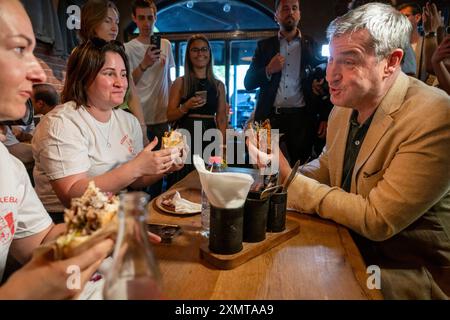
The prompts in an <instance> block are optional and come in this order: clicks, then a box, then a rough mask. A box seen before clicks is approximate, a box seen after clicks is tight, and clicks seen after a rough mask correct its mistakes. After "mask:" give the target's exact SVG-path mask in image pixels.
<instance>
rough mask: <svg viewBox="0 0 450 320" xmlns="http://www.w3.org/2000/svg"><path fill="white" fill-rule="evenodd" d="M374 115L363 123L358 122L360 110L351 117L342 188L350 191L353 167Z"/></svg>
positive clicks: (354, 111)
mask: <svg viewBox="0 0 450 320" xmlns="http://www.w3.org/2000/svg"><path fill="white" fill-rule="evenodd" d="M374 114H375V112H374V113H372V115H371V116H370V117H369V118H368V119H367V120H366V121H365V122H364V123H363V124H359V123H358V120H357V119H358V111H356V110H353V113H352V116H351V117H350V129H349V131H348V136H347V145H346V147H345V155H344V168H343V172H342V186H341V187H342V189H344V190H345V191H347V192H350V185H351V183H352V174H353V168H354V167H355V162H356V158H357V157H358V153H359V150H360V149H361V146H362V144H363V141H364V138H365V137H366V134H367V131H368V130H369V127H370V123H371V122H372V118H373V115H374Z"/></svg>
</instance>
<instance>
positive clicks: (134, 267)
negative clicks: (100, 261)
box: [103, 192, 162, 300]
mask: <svg viewBox="0 0 450 320" xmlns="http://www.w3.org/2000/svg"><path fill="white" fill-rule="evenodd" d="M148 200H149V195H148V194H146V193H144V192H129V193H124V194H121V195H120V210H119V214H118V218H119V221H118V222H119V230H118V234H117V240H116V245H115V248H114V253H113V262H112V266H111V268H110V269H109V272H108V273H107V275H106V277H105V278H106V279H105V286H104V289H103V296H104V298H105V299H109V300H154V299H161V296H162V291H161V276H160V272H159V268H158V265H157V263H156V259H155V256H154V254H153V251H152V249H151V246H150V243H149V240H148V233H147V230H146V228H145V223H146V215H147V214H146V212H147V211H146V209H145V205H146V204H147V202H148Z"/></svg>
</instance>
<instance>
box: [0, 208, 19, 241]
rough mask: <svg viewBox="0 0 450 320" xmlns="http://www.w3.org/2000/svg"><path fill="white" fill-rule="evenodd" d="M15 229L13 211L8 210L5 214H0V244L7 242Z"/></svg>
mask: <svg viewBox="0 0 450 320" xmlns="http://www.w3.org/2000/svg"><path fill="white" fill-rule="evenodd" d="M15 231H16V229H15V226H14V216H13V213H12V212H8V213H7V214H6V215H5V216H0V244H4V243H8V242H9V241H10V240H11V239H12V237H13V236H14V233H15Z"/></svg>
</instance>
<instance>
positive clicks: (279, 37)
mask: <svg viewBox="0 0 450 320" xmlns="http://www.w3.org/2000/svg"><path fill="white" fill-rule="evenodd" d="M295 38H298V39H301V38H302V33H301V32H300V29H299V28H297V34H296V35H295V37H294V39H295ZM283 39H285V36H284V35H283V34H282V33H281V30H280V31H278V40H280V41H281V40H283Z"/></svg>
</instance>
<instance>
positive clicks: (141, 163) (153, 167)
mask: <svg viewBox="0 0 450 320" xmlns="http://www.w3.org/2000/svg"><path fill="white" fill-rule="evenodd" d="M157 144H158V138H156V137H155V138H154V139H153V141H152V142H150V143H149V144H148V146H146V147H145V148H144V149H143V150H142V151H141V152H140V153H139V154H138V155H137V156H136V158H134V159H133V160H132V161H133V165H135V166H136V167H137V169H138V172H139V176H146V175H155V174H164V173H166V172H167V171H168V170H169V169H170V167H171V166H172V163H173V160H172V152H173V148H168V149H162V150H157V151H153V148H154V147H155V146H156V145H157Z"/></svg>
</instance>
